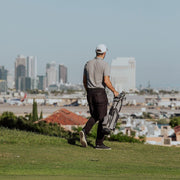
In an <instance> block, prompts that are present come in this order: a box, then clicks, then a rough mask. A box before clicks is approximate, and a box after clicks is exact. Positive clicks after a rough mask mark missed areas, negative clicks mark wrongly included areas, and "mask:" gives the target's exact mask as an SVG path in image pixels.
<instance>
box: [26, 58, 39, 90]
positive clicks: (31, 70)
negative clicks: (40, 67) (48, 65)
mask: <svg viewBox="0 0 180 180" xmlns="http://www.w3.org/2000/svg"><path fill="white" fill-rule="evenodd" d="M26 63H27V65H26V67H27V68H26V77H29V78H31V89H37V57H35V56H28V57H27V61H26Z"/></svg>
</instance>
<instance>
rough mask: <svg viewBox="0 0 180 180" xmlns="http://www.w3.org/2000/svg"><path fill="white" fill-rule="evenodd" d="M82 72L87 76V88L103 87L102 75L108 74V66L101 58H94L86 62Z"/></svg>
mask: <svg viewBox="0 0 180 180" xmlns="http://www.w3.org/2000/svg"><path fill="white" fill-rule="evenodd" d="M84 74H85V75H86V77H87V88H104V87H105V84H104V80H103V77H104V76H109V75H110V70H109V66H108V64H107V63H106V62H104V61H103V60H102V59H101V58H94V59H93V60H90V61H88V62H87V63H86V65H85V67H84Z"/></svg>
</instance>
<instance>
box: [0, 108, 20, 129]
mask: <svg viewBox="0 0 180 180" xmlns="http://www.w3.org/2000/svg"><path fill="white" fill-rule="evenodd" d="M16 123H17V117H16V116H15V115H14V114H13V113H12V112H8V111H7V112H4V113H3V114H2V115H1V117H0V126H4V127H7V128H10V129H13V128H15V126H16Z"/></svg>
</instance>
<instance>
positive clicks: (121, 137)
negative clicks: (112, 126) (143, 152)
mask: <svg viewBox="0 0 180 180" xmlns="http://www.w3.org/2000/svg"><path fill="white" fill-rule="evenodd" d="M109 140H110V141H118V142H130V143H143V142H144V141H142V140H139V139H135V138H134V137H132V136H127V135H123V134H122V132H120V133H118V134H111V135H110V137H109Z"/></svg>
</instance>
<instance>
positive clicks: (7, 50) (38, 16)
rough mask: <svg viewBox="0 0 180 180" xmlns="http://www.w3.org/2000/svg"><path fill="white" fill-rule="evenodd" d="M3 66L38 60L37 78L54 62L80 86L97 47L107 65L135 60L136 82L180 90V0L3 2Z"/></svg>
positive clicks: (0, 46)
mask: <svg viewBox="0 0 180 180" xmlns="http://www.w3.org/2000/svg"><path fill="white" fill-rule="evenodd" d="M0 23H1V26H0V49H1V51H0V65H4V66H5V67H6V68H7V69H13V68H14V62H15V58H16V56H17V55H18V54H23V55H25V56H28V55H34V56H37V58H38V74H45V65H46V63H48V62H51V61H55V62H56V63H57V64H64V65H65V66H67V67H68V73H69V74H68V80H69V81H70V82H73V83H79V82H82V73H83V66H84V64H85V62H86V61H87V60H89V59H92V58H93V57H94V56H95V51H94V50H95V47H96V45H97V44H100V43H104V44H106V45H107V47H108V49H109V51H108V54H107V56H106V59H105V61H107V62H108V63H109V64H110V63H111V60H112V59H114V58H116V57H135V59H136V65H137V69H136V84H137V87H138V86H139V85H140V84H142V85H143V86H144V87H146V86H147V85H148V81H150V83H151V86H152V87H171V88H173V87H177V88H179V87H180V1H179V0H88V1H87V0H0Z"/></svg>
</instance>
